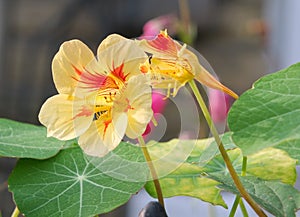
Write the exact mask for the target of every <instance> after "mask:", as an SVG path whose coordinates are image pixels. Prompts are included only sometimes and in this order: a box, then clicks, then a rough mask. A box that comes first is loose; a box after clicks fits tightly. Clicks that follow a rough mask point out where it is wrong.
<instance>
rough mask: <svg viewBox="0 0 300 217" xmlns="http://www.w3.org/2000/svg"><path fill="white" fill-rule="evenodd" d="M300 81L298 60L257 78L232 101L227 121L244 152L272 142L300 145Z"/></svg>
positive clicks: (278, 144) (255, 150)
mask: <svg viewBox="0 0 300 217" xmlns="http://www.w3.org/2000/svg"><path fill="white" fill-rule="evenodd" d="M299 84H300V63H298V64H295V65H292V66H291V67H289V68H287V69H283V70H281V71H279V72H277V73H274V74H271V75H268V76H265V77H263V78H261V79H259V80H258V81H257V82H255V83H254V86H253V88H252V89H251V90H248V91H246V92H245V93H244V94H242V95H241V97H240V98H239V99H238V100H237V101H236V102H235V103H234V105H233V106H232V108H231V110H230V112H229V116H228V124H229V127H230V129H231V130H232V132H233V136H232V138H233V141H234V142H235V144H236V145H237V146H238V147H240V148H241V149H242V151H243V154H244V155H250V154H253V153H255V152H257V151H258V150H261V149H263V148H266V147H271V146H279V148H283V147H284V146H285V145H288V144H290V143H293V144H294V145H295V146H296V145H298V146H299V145H300V86H299ZM295 156H299V154H297V155H295ZM298 160H299V158H298Z"/></svg>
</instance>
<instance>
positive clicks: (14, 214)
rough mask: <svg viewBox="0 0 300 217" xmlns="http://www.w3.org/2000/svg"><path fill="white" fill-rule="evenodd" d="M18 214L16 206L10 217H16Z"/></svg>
mask: <svg viewBox="0 0 300 217" xmlns="http://www.w3.org/2000/svg"><path fill="white" fill-rule="evenodd" d="M19 214H20V211H19V209H18V207H17V206H16V208H15V210H14V212H13V213H12V214H11V217H18V216H19Z"/></svg>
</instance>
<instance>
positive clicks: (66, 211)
mask: <svg viewBox="0 0 300 217" xmlns="http://www.w3.org/2000/svg"><path fill="white" fill-rule="evenodd" d="M129 150H133V153H134V154H133V155H132V154H131V153H130V151H129ZM137 150H138V151H137ZM116 152H119V153H123V156H122V157H126V156H127V157H128V160H135V161H139V160H140V159H141V158H142V157H143V155H142V152H141V150H140V148H138V147H135V146H132V145H129V144H127V143H121V144H120V145H119V146H118V147H117V150H116ZM116 152H115V153H116ZM111 157H112V155H108V157H107V158H106V159H109V158H111ZM104 158H105V157H104ZM104 161H105V160H104ZM110 163H111V164H112V165H111V167H112V168H115V169H117V168H118V167H121V166H122V165H120V163H119V162H117V161H114V162H113V161H111V162H110ZM124 169H125V168H123V172H124ZM128 175H130V174H128ZM144 184H145V181H144V182H129V181H126V180H121V179H116V178H114V177H113V176H108V175H107V174H104V173H103V172H102V171H100V170H99V169H98V168H96V167H95V165H94V164H93V163H91V162H90V161H88V159H87V158H86V157H85V156H84V155H83V153H82V151H81V149H80V148H78V147H77V148H68V149H65V150H62V151H61V152H60V153H59V154H58V155H56V156H55V157H53V158H50V159H47V160H42V161H41V160H33V159H20V160H19V161H18V163H17V166H16V167H15V169H14V170H13V172H12V174H11V176H10V178H9V189H10V191H11V192H12V193H13V196H14V200H15V202H16V204H17V206H18V208H19V209H20V211H21V212H22V213H24V214H25V215H26V216H28V217H31V216H66V217H68V216H70V217H71V216H72V217H73V216H84V217H86V216H93V215H96V214H101V213H105V212H109V211H111V210H112V209H114V208H116V207H118V206H120V205H122V204H124V203H125V202H127V201H128V200H129V198H130V197H131V195H132V194H135V193H136V192H137V191H139V190H140V189H141V188H142V187H143V185H144Z"/></svg>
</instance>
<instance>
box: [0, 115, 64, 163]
mask: <svg viewBox="0 0 300 217" xmlns="http://www.w3.org/2000/svg"><path fill="white" fill-rule="evenodd" d="M65 143H66V142H64V141H59V140H57V139H55V138H48V137H47V132H46V128H45V127H41V126H35V125H32V124H26V123H20V122H17V121H12V120H8V119H2V118H0V156H4V157H17V158H36V159H45V158H49V157H52V156H54V155H55V154H57V153H58V152H59V150H60V149H61V148H62V147H63V146H64V145H65Z"/></svg>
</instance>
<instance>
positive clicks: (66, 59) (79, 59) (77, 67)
mask: <svg viewBox="0 0 300 217" xmlns="http://www.w3.org/2000/svg"><path fill="white" fill-rule="evenodd" d="M93 59H94V54H93V53H92V51H91V50H90V49H89V48H88V47H87V46H86V45H85V44H84V43H82V42H81V41H79V40H71V41H67V42H64V43H63V44H62V45H61V46H60V48H59V51H58V52H57V53H56V55H55V56H54V58H53V61H52V74H53V80H54V83H55V86H56V89H57V91H58V92H59V93H63V94H69V95H72V94H73V92H74V89H75V87H76V85H77V80H78V79H79V77H80V75H81V73H82V72H83V71H84V69H85V67H86V65H88V64H89V63H90V62H91V61H92V60H93Z"/></svg>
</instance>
